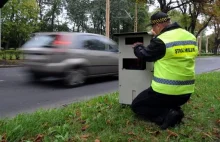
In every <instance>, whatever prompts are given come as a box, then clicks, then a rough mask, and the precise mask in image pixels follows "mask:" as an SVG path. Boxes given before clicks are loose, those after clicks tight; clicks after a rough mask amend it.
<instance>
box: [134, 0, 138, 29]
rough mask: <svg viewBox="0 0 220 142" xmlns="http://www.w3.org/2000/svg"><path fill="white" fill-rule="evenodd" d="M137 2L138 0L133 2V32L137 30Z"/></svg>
mask: <svg viewBox="0 0 220 142" xmlns="http://www.w3.org/2000/svg"><path fill="white" fill-rule="evenodd" d="M137 3H138V0H136V2H135V20H134V32H137V15H138V14H137Z"/></svg>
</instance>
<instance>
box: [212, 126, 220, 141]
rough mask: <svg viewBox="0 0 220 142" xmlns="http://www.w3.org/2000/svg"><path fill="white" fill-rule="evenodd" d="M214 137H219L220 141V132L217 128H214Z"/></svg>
mask: <svg viewBox="0 0 220 142" xmlns="http://www.w3.org/2000/svg"><path fill="white" fill-rule="evenodd" d="M212 133H213V135H215V137H217V138H218V139H220V130H219V129H217V128H213V132H212Z"/></svg>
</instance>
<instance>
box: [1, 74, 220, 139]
mask: <svg viewBox="0 0 220 142" xmlns="http://www.w3.org/2000/svg"><path fill="white" fill-rule="evenodd" d="M183 110H184V112H185V118H184V119H183V121H184V122H185V123H184V124H181V125H180V126H178V127H175V128H171V129H169V130H165V131H162V130H160V129H159V127H157V126H156V125H154V124H152V123H149V122H146V121H143V120H139V119H138V118H136V117H135V116H134V114H133V112H132V111H131V110H130V108H129V107H125V108H122V107H121V105H120V104H119V103H118V93H117V92H116V93H112V94H108V95H105V96H99V97H96V98H93V99H91V100H88V101H83V102H77V103H74V104H71V105H69V106H67V107H63V108H60V109H51V110H47V111H46V110H39V111H37V112H35V113H33V114H20V115H18V116H16V117H15V118H13V119H4V120H0V135H1V136H0V138H1V137H2V139H4V140H5V139H6V140H7V141H8V142H18V141H23V142H25V141H37V140H39V141H41V140H42V141H45V142H63V141H65V142H67V141H72V142H80V141H86V140H87V141H89V142H99V141H101V142H133V141H135V142H141V141H143V142H166V141H171V142H177V141H180V142H213V141H216V142H217V141H220V111H219V110H220V72H212V73H207V74H202V75H198V76H197V80H196V91H195V93H194V94H193V96H192V98H191V99H190V101H189V102H188V103H187V104H186V105H184V107H183ZM0 141H1V140H0Z"/></svg>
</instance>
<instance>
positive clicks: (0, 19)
mask: <svg viewBox="0 0 220 142" xmlns="http://www.w3.org/2000/svg"><path fill="white" fill-rule="evenodd" d="M1 12H2V9H1V8H0V49H2V17H1Z"/></svg>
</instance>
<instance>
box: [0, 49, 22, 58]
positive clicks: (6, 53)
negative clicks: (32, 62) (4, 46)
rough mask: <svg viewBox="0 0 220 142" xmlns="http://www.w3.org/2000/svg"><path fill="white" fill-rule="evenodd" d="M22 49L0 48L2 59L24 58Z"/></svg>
mask: <svg viewBox="0 0 220 142" xmlns="http://www.w3.org/2000/svg"><path fill="white" fill-rule="evenodd" d="M22 55H23V54H22V51H21V50H11V49H10V50H0V59H3V60H6V59H9V60H13V59H16V60H20V59H21V58H22Z"/></svg>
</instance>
